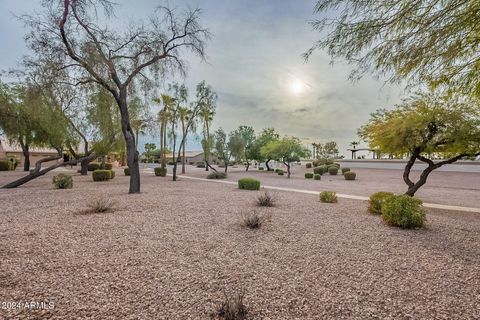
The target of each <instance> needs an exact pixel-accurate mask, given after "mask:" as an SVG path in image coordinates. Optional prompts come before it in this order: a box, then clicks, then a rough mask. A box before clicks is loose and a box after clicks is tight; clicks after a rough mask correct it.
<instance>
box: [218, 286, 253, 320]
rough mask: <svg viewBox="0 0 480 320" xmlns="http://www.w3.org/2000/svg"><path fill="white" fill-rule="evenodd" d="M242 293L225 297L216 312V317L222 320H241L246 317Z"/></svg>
mask: <svg viewBox="0 0 480 320" xmlns="http://www.w3.org/2000/svg"><path fill="white" fill-rule="evenodd" d="M243 297H244V293H243V291H239V292H234V293H233V294H231V295H227V293H226V292H225V301H224V302H223V303H222V305H221V306H220V308H219V309H218V311H217V314H218V316H220V318H222V319H224V320H243V319H245V317H246V315H247V308H246V307H245V305H244V304H243Z"/></svg>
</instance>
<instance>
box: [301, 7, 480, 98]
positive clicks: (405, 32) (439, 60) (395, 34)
mask: <svg viewBox="0 0 480 320" xmlns="http://www.w3.org/2000/svg"><path fill="white" fill-rule="evenodd" d="M315 11H316V12H317V13H319V14H321V15H322V17H321V18H320V19H318V20H317V21H315V22H313V27H314V28H315V29H317V30H319V31H320V32H322V34H323V35H324V36H323V38H322V39H320V40H319V41H318V42H316V43H315V44H314V46H313V47H312V48H311V49H310V50H308V51H307V53H306V54H305V56H306V57H307V58H308V56H310V55H311V54H312V52H313V51H314V50H315V49H317V48H320V49H326V50H327V52H328V53H329V54H330V55H331V56H332V58H333V59H338V60H342V61H347V62H350V63H352V64H354V65H355V67H356V68H355V71H354V72H353V73H352V75H351V77H352V78H358V77H360V76H362V75H363V74H364V73H365V72H369V71H372V72H373V73H375V74H377V75H387V76H388V77H389V78H390V80H391V81H392V82H399V81H401V80H404V79H409V80H410V83H412V84H417V83H429V84H431V85H434V86H435V85H439V84H445V85H447V86H448V87H449V88H450V89H452V91H462V92H464V93H467V94H472V93H473V94H477V95H478V94H480V82H479V80H478V79H479V75H480V55H479V54H478V51H479V46H480V36H479V34H480V32H479V29H478V25H479V24H480V18H479V17H480V1H468V0H444V1H438V0H415V1H411V0H398V1H378V0H362V1H356V0H322V1H318V2H317V4H316V6H315Z"/></svg>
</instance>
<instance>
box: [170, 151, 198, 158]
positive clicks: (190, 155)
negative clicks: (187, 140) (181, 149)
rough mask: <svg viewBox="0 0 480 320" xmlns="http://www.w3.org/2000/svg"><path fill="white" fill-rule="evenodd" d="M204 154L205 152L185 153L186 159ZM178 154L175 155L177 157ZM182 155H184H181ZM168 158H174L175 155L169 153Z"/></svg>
mask: <svg viewBox="0 0 480 320" xmlns="http://www.w3.org/2000/svg"><path fill="white" fill-rule="evenodd" d="M201 154H203V151H185V158H191V157H196V156H199V155H201ZM177 155H178V153H175V156H177ZM180 155H182V154H180ZM166 156H167V158H168V157H172V156H173V155H172V154H171V153H167V155H166Z"/></svg>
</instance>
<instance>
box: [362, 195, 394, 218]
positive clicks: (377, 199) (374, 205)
mask: <svg viewBox="0 0 480 320" xmlns="http://www.w3.org/2000/svg"><path fill="white" fill-rule="evenodd" d="M391 196H394V193H393V192H384V191H380V192H375V193H373V194H372V195H371V196H370V201H369V202H368V212H370V213H372V214H382V204H383V202H384V201H385V199H386V198H388V197H391Z"/></svg>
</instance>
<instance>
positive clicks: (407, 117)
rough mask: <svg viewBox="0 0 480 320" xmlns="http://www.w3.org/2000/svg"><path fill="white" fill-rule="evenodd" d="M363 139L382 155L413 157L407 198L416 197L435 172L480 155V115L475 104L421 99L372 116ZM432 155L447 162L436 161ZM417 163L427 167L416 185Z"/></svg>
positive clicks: (406, 175) (407, 178) (405, 177)
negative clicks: (407, 155) (412, 171)
mask: <svg viewBox="0 0 480 320" xmlns="http://www.w3.org/2000/svg"><path fill="white" fill-rule="evenodd" d="M359 136H360V137H361V138H362V139H364V140H365V141H367V142H368V143H369V145H370V147H372V148H375V149H379V150H380V151H382V152H388V153H392V154H394V153H409V154H410V158H409V160H408V162H407V164H406V166H405V170H404V173H403V180H404V181H405V183H406V184H407V186H408V189H407V192H406V194H407V195H409V196H413V195H414V194H415V192H417V190H418V189H419V188H420V187H421V186H423V185H424V184H425V183H426V182H427V178H428V176H429V174H430V173H431V172H432V171H433V170H436V169H438V168H440V167H442V166H444V165H447V164H450V163H454V162H456V161H458V160H460V159H462V158H464V157H468V156H476V155H479V154H480V111H479V108H478V103H475V102H465V101H461V100H458V99H455V98H448V97H438V96H432V95H420V96H417V97H415V98H413V99H410V100H408V101H405V102H404V103H403V104H401V105H399V106H397V107H396V108H395V109H394V110H389V111H387V110H384V109H382V110H378V111H377V112H376V113H374V114H372V117H371V119H370V121H369V122H368V123H367V124H365V125H364V126H362V127H361V128H360V130H359ZM432 154H437V155H441V156H443V157H444V158H445V160H442V161H434V160H433V159H432V158H431V155H432ZM417 160H419V161H421V162H423V163H425V164H426V165H427V167H426V168H425V169H424V170H423V172H422V174H421V175H420V178H419V180H418V181H417V182H414V181H412V179H411V178H410V171H411V169H412V167H413V165H414V164H415V162H416V161H417Z"/></svg>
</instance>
